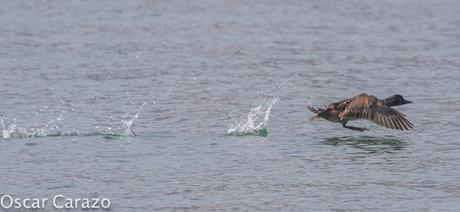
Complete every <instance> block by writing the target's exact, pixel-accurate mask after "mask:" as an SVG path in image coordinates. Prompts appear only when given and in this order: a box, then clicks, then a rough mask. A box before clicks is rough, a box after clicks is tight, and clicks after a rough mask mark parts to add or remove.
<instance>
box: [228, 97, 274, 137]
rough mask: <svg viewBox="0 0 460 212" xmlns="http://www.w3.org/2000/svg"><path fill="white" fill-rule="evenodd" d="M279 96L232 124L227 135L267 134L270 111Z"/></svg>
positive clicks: (253, 109)
mask: <svg viewBox="0 0 460 212" xmlns="http://www.w3.org/2000/svg"><path fill="white" fill-rule="evenodd" d="M277 101H278V98H273V99H271V100H269V101H267V102H265V103H263V104H261V105H259V106H257V107H254V108H252V109H251V111H249V113H248V116H247V118H246V120H243V121H241V122H236V123H235V124H234V125H230V127H229V129H228V130H227V135H232V136H245V135H254V136H267V134H268V130H267V123H268V119H269V117H270V112H271V109H272V108H273V106H274V105H275V103H276V102H277Z"/></svg>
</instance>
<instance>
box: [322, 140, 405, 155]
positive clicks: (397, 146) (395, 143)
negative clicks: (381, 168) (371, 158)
mask: <svg viewBox="0 0 460 212" xmlns="http://www.w3.org/2000/svg"><path fill="white" fill-rule="evenodd" d="M321 143H322V144H326V145H332V146H348V147H352V148H354V149H357V150H360V151H359V152H357V153H353V154H359V155H361V154H365V155H378V154H384V153H395V152H396V151H398V150H401V149H402V148H404V146H405V145H406V143H405V142H404V141H402V140H400V139H398V138H396V137H393V136H386V137H373V136H343V137H330V138H325V139H324V141H322V142H321Z"/></svg>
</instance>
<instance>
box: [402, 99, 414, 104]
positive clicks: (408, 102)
mask: <svg viewBox="0 0 460 212" xmlns="http://www.w3.org/2000/svg"><path fill="white" fill-rule="evenodd" d="M404 103H406V104H410V103H412V101H409V100H405V101H404Z"/></svg>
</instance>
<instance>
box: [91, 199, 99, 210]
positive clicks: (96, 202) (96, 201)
mask: <svg viewBox="0 0 460 212" xmlns="http://www.w3.org/2000/svg"><path fill="white" fill-rule="evenodd" d="M91 200H92V201H94V202H93V205H92V206H91V208H99V205H98V203H99V199H97V198H93V199H91Z"/></svg>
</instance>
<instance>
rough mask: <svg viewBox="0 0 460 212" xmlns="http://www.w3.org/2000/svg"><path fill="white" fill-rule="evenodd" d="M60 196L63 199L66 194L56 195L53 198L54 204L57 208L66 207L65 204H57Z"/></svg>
mask: <svg viewBox="0 0 460 212" xmlns="http://www.w3.org/2000/svg"><path fill="white" fill-rule="evenodd" d="M58 198H60V199H62V198H64V195H62V194H58V195H56V196H54V198H53V206H54V207H55V208H59V209H62V208H64V206H63V205H58V204H57V199H58Z"/></svg>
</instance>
